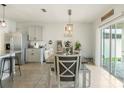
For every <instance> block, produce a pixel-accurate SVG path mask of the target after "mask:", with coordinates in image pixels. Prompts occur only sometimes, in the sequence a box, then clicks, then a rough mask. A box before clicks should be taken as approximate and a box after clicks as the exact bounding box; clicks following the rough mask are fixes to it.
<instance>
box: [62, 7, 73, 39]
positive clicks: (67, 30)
mask: <svg viewBox="0 0 124 93" xmlns="http://www.w3.org/2000/svg"><path fill="white" fill-rule="evenodd" d="M68 15H69V20H68V23H67V24H66V26H65V31H64V36H66V37H72V31H73V24H72V23H71V15H72V11H71V9H68Z"/></svg>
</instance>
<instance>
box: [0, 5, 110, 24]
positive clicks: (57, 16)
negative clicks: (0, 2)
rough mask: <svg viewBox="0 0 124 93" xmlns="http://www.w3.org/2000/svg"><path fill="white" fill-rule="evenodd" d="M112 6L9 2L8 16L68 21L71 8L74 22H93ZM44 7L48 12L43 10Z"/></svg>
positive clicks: (20, 20) (34, 19) (26, 19)
mask: <svg viewBox="0 0 124 93" xmlns="http://www.w3.org/2000/svg"><path fill="white" fill-rule="evenodd" d="M111 6H112V5H110V4H106V5H105V4H7V7H6V18H7V19H11V20H15V21H19V22H25V21H26V22H34V21H35V22H67V21H68V13H67V10H68V9H71V10H72V16H71V20H72V21H73V22H93V21H94V20H95V19H96V18H98V17H99V16H101V14H103V13H104V12H105V11H107V10H108V9H110V8H111ZM42 8H44V9H46V10H47V12H46V13H44V12H42V11H41V9H42ZM0 17H2V6H0Z"/></svg>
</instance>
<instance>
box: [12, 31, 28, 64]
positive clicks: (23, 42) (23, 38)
mask: <svg viewBox="0 0 124 93" xmlns="http://www.w3.org/2000/svg"><path fill="white" fill-rule="evenodd" d="M10 44H11V47H12V48H13V50H14V51H21V64H25V63H26V48H27V34H25V33H21V32H13V33H12V35H11V40H10Z"/></svg>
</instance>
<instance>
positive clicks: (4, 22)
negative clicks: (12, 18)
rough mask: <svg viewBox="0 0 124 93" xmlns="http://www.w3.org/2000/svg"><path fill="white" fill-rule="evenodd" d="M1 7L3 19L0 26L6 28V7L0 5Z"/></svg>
mask: <svg viewBox="0 0 124 93" xmlns="http://www.w3.org/2000/svg"><path fill="white" fill-rule="evenodd" d="M1 5H2V6H3V19H2V21H0V25H1V26H2V27H6V21H5V7H6V5H5V4H1Z"/></svg>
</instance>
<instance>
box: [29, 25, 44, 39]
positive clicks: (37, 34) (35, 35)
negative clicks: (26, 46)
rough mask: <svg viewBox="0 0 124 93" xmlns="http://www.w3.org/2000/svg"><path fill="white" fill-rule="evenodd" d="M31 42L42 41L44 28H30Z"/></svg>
mask: <svg viewBox="0 0 124 93" xmlns="http://www.w3.org/2000/svg"><path fill="white" fill-rule="evenodd" d="M28 33H29V40H34V41H35V40H42V27H41V26H29V27H28Z"/></svg>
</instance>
